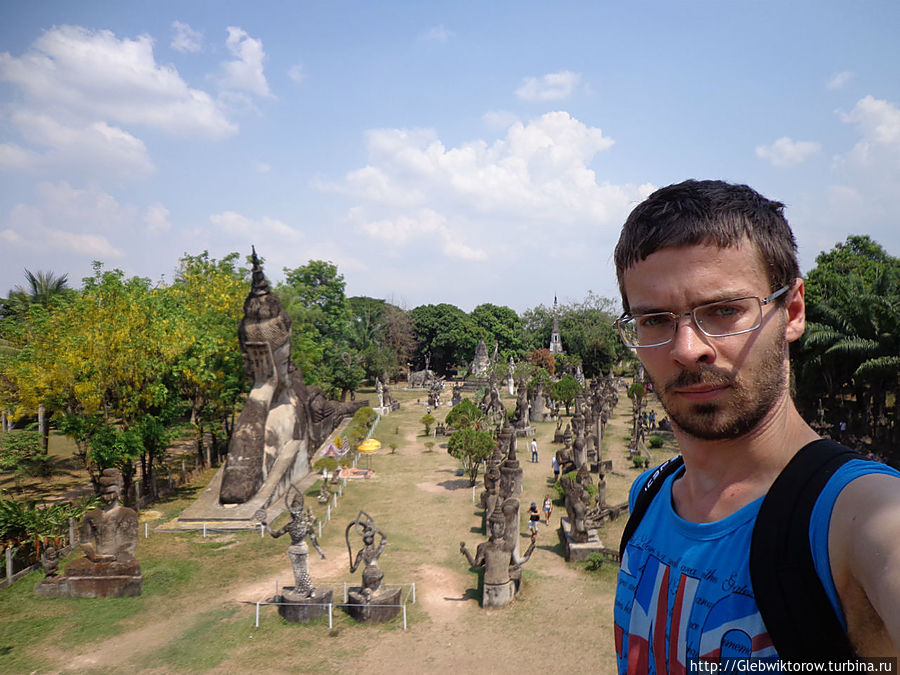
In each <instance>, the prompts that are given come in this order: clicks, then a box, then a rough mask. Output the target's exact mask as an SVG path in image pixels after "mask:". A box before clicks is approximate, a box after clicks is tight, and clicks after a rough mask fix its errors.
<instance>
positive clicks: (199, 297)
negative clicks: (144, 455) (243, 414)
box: [144, 251, 249, 464]
mask: <svg viewBox="0 0 900 675" xmlns="http://www.w3.org/2000/svg"><path fill="white" fill-rule="evenodd" d="M237 260H238V254H237V253H230V254H228V255H226V256H225V257H224V258H222V260H215V259H213V258H210V257H209V254H208V253H207V252H206V251H204V252H203V253H201V254H200V255H197V256H191V255H185V256H184V257H182V258H181V260H179V265H178V272H177V275H176V277H175V282H174V283H173V284H172V286H171V287H169V289H168V290H167V292H166V300H167V303H168V309H169V311H171V312H172V314H173V316H174V318H175V321H176V323H177V326H178V331H179V340H180V342H181V344H180V349H179V352H178V356H177V359H176V360H175V363H174V364H173V371H174V376H175V379H176V382H177V386H178V388H179V392H180V394H181V397H182V398H183V399H184V400H185V401H187V403H188V405H189V406H190V422H191V424H192V425H193V427H194V431H195V438H196V444H197V456H198V460H199V461H200V463H201V464H202V463H208V462H210V461H211V460H212V453H211V452H207V450H212V451H214V452H215V454H216V455H219V454H221V453H222V452H223V451H224V447H225V446H226V445H227V442H228V439H230V437H231V431H232V428H233V418H234V411H235V408H236V406H237V403H238V400H239V397H240V396H241V394H242V393H243V392H244V391H246V388H247V385H248V384H249V380H248V379H247V378H246V377H245V375H244V370H243V360H242V357H241V354H240V349H239V346H238V340H237V326H238V324H239V322H240V320H241V316H242V314H243V300H244V297H245V296H246V295H247V291H248V284H249V279H248V271H247V270H246V269H241V268H237V267H236V262H237ZM159 423H162V424H163V425H164V424H165V420H158V421H157V423H153V424H151V423H150V422H149V421H148V424H147V425H146V426H145V429H144V431H145V437H146V439H147V442H151V443H155V442H158V441H162V440H163V439H164V435H161V433H160V432H161V431H162V430H161V429H160V427H159ZM207 431H209V432H211V439H212V443H213V447H212V448H209V449H207V448H204V441H203V439H204V435H205V433H206V432H207ZM154 439H156V440H154Z"/></svg>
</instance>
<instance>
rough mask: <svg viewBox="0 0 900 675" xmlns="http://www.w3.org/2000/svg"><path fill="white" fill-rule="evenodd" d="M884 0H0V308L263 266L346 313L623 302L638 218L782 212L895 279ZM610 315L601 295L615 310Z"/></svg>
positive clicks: (896, 92) (891, 42) (894, 82)
mask: <svg viewBox="0 0 900 675" xmlns="http://www.w3.org/2000/svg"><path fill="white" fill-rule="evenodd" d="M898 29H900V3H898V2H896V0H888V1H871V2H846V1H843V0H842V1H835V0H816V1H798V2H783V0H778V1H775V2H769V1H767V0H758V1H753V2H750V1H745V2H723V1H721V0H671V1H662V0H657V1H652V2H650V1H647V2H644V1H640V0H636V1H635V2H602V1H599V0H595V1H591V2H588V1H585V2H565V1H560V2H548V1H547V0H541V1H537V0H518V1H509V0H495V1H492V2H488V3H486V2H483V1H477V2H476V1H472V2H470V1H467V0H457V1H454V2H440V1H435V2H418V1H409V2H400V1H394V2H392V1H390V0H381V1H379V2H373V1H371V0H369V1H352V2H351V1H342V0H332V1H329V2H291V3H286V2H271V1H267V0H258V1H256V2H252V3H251V2H234V1H231V0H216V1H199V0H195V1H184V0H180V1H178V2H165V1H160V0H155V1H154V2H111V1H110V2H95V1H91V0H80V1H79V2H71V1H69V0H66V1H57V2H52V1H47V2H40V1H36V2H27V3H26V2H12V1H11V0H0V295H5V293H6V292H7V291H8V290H10V289H12V288H13V287H15V286H16V285H17V284H24V278H25V270H26V269H27V270H30V271H32V272H37V271H52V272H54V273H56V274H64V273H65V274H68V277H69V280H70V285H72V286H73V287H76V288H77V287H80V285H81V279H82V278H83V277H86V276H89V275H90V274H91V271H92V261H95V260H98V261H101V262H102V263H103V265H104V268H105V269H113V268H116V269H120V270H122V271H123V272H124V273H125V274H126V275H127V276H133V275H138V276H142V277H148V278H150V279H151V280H152V281H153V282H154V283H156V282H161V283H171V281H172V280H173V279H174V277H175V274H176V269H177V266H178V260H179V258H181V257H182V256H183V255H185V254H189V255H199V254H201V253H202V252H203V251H208V253H209V255H210V256H211V257H213V258H217V259H219V258H222V257H223V256H225V255H227V254H228V253H230V252H238V253H239V254H240V255H241V258H242V259H243V258H244V256H246V255H249V253H250V248H251V245H253V246H255V247H256V250H257V251H258V253H259V254H260V256H261V257H262V258H264V260H265V271H266V274H267V276H268V277H269V279H270V281H272V282H273V283H277V282H279V281H281V280H283V278H284V273H283V270H284V269H285V268H288V269H293V268H296V267H299V266H301V265H304V264H306V263H307V261H309V260H329V261H331V262H333V263H334V264H335V265H337V268H338V271H339V273H340V274H342V275H343V276H344V279H345V281H346V293H347V295H348V296H353V295H367V296H371V297H376V298H383V299H386V300H388V301H390V302H392V303H394V304H396V305H399V306H401V307H404V308H407V309H411V308H413V307H416V306H419V305H422V304H437V303H442V302H446V303H450V304H453V305H456V306H458V307H460V308H461V309H463V310H464V311H467V312H468V311H471V310H472V309H473V308H474V307H475V306H477V305H479V304H482V303H486V302H489V303H493V304H497V305H506V306H509V307H512V308H513V309H515V310H516V311H518V312H522V311H524V310H526V309H528V308H531V307H536V306H538V305H544V306H549V305H551V304H552V302H553V298H554V296H558V298H559V300H560V302H563V303H567V302H579V301H581V300H583V299H584V298H585V297H586V295H587V294H588V293H589V292H592V293H594V294H597V295H601V296H606V297H610V298H617V297H618V294H617V290H616V283H615V271H614V268H613V264H612V251H613V248H614V246H615V242H616V240H617V238H618V233H619V230H620V228H621V225H622V222H623V221H624V219H625V218H626V217H627V215H628V213H629V212H630V210H631V209H632V208H633V207H634V206H635V205H636V204H638V203H639V202H640V201H641V200H642V199H643V198H644V197H646V196H647V195H648V194H649V193H650V192H652V191H653V190H654V189H656V188H659V187H662V186H664V185H668V184H671V183H676V182H680V181H682V180H685V179H687V178H697V179H703V178H717V179H723V180H727V181H729V182H736V183H746V184H748V185H750V186H752V187H754V188H756V189H757V190H759V191H760V192H761V193H762V194H764V195H765V196H767V197H769V198H772V199H777V200H779V201H781V202H784V203H785V205H786V208H785V214H786V216H787V218H788V220H789V222H790V223H791V225H792V227H793V229H794V232H795V236H796V238H797V242H798V245H799V255H800V263H801V269H802V270H803V271H808V270H809V269H811V268H812V267H813V266H814V264H815V258H816V256H817V255H818V254H819V253H820V252H822V251H825V250H829V249H831V248H832V247H833V246H834V245H835V244H836V243H838V242H841V241H844V240H845V239H846V238H847V236H849V235H851V234H868V235H870V236H871V237H872V238H874V239H875V240H876V241H877V242H879V243H880V244H881V245H882V246H884V247H885V248H886V249H887V251H888V252H889V253H891V254H892V255H895V256H900V41H898V39H897V32H898ZM616 302H617V303H618V300H616Z"/></svg>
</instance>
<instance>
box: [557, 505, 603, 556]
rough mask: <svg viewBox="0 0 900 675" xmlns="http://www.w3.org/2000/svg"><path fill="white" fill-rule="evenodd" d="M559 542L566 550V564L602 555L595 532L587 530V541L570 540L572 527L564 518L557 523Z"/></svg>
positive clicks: (601, 548)
mask: <svg viewBox="0 0 900 675" xmlns="http://www.w3.org/2000/svg"><path fill="white" fill-rule="evenodd" d="M559 541H560V543H561V544H562V545H563V546H564V547H565V550H566V562H585V561H586V560H587V559H588V558H589V557H590V556H591V554H592V553H602V552H603V550H604V546H603V542H602V541H600V537H598V536H597V530H588V540H587V541H583V542H582V541H575V540H573V539H572V525H571V523H569V519H568V518H566V517H565V516H564V517H562V518H560V521H559Z"/></svg>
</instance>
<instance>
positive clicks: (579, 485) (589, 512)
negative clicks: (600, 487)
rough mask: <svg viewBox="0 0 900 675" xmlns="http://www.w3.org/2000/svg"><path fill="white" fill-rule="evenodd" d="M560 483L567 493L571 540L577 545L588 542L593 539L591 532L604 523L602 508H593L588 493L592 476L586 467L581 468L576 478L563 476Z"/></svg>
mask: <svg viewBox="0 0 900 675" xmlns="http://www.w3.org/2000/svg"><path fill="white" fill-rule="evenodd" d="M560 483H561V485H562V487H563V490H564V491H565V493H566V515H567V516H568V523H569V525H570V527H571V531H570V532H569V535H570V537H571V540H572V541H573V542H576V543H583V542H586V541H588V540H589V539H590V537H591V530H595V529H597V528H598V527H599V526H600V524H601V523H602V522H603V514H602V511H601V508H600V507H597V506H595V507H593V508H592V507H591V496H590V492H588V488H589V486H590V484H591V478H590V475H589V474H588V472H587V469H586V468H585V467H581V468H580V469H579V470H578V473H577V474H576V476H575V478H572V476H571V475H569V476H563V477H562V478H561V479H560Z"/></svg>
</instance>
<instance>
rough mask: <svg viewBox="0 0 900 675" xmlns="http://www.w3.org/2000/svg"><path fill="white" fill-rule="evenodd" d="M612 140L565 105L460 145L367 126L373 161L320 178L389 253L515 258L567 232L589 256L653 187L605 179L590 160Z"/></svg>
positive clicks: (426, 134) (554, 246)
mask: <svg viewBox="0 0 900 675" xmlns="http://www.w3.org/2000/svg"><path fill="white" fill-rule="evenodd" d="M612 145H613V141H612V139H610V138H608V137H606V136H604V135H603V132H602V131H601V130H600V129H599V128H596V127H588V126H587V125H585V124H584V123H582V122H580V121H579V120H577V119H574V118H573V117H571V116H570V115H569V114H568V113H566V112H553V113H547V114H546V115H543V116H541V117H539V118H537V119H534V120H532V121H530V122H528V123H522V122H518V121H516V122H513V123H512V124H511V125H510V126H509V127H508V128H507V130H506V133H505V135H504V136H503V137H501V138H499V139H497V140H495V141H493V142H490V143H489V142H487V141H485V140H473V141H470V142H467V143H463V144H461V145H459V146H456V147H447V146H445V145H444V143H443V142H442V141H441V139H440V138H439V137H438V135H437V133H436V132H435V131H433V130H429V129H414V130H407V129H377V130H372V131H370V132H368V134H367V149H368V159H369V162H368V164H367V165H366V166H364V167H362V168H359V169H356V170H354V171H351V172H348V173H347V174H346V175H345V177H344V179H343V180H342V181H340V182H336V183H335V182H332V183H326V182H324V181H320V182H319V183H317V184H316V185H315V187H317V188H319V189H320V190H329V191H336V192H340V193H341V194H344V195H347V196H349V197H351V198H352V199H353V200H354V201H355V205H354V206H353V207H352V208H351V209H350V210H349V214H348V222H349V223H350V224H351V225H353V226H354V227H355V228H356V229H357V231H359V232H361V233H363V234H364V235H365V236H366V237H367V238H368V239H369V240H370V241H371V242H372V243H373V246H377V247H378V248H377V250H379V251H380V252H381V254H383V255H387V256H400V257H405V256H406V255H408V254H412V255H418V254H421V253H423V252H425V251H428V252H429V254H431V255H442V256H443V257H445V258H448V259H451V260H453V261H462V262H476V263H477V262H484V261H487V260H488V259H489V258H490V259H493V260H496V256H498V255H508V256H509V257H510V260H512V259H514V258H518V257H521V255H523V254H525V252H526V251H530V252H532V253H533V254H535V255H540V251H544V252H547V251H551V252H552V251H557V250H559V241H561V240H562V239H567V240H570V239H571V241H572V243H573V245H574V246H576V247H577V248H579V249H580V251H581V255H585V252H586V250H587V249H586V247H585V246H584V241H585V240H590V241H596V239H597V238H598V237H603V238H607V237H609V238H611V237H612V236H613V233H614V231H615V230H617V229H618V226H619V224H620V223H621V221H622V220H623V219H624V217H625V215H627V212H628V210H629V209H630V208H631V207H632V206H633V205H634V203H636V202H637V201H639V200H640V199H641V198H643V197H644V196H646V194H647V192H648V191H650V190H652V186H639V187H637V186H631V185H621V186H620V185H610V184H607V183H603V182H601V181H598V179H597V176H596V175H595V173H594V171H593V170H592V169H591V168H590V167H589V163H590V162H591V161H592V160H593V159H594V157H595V156H596V155H597V154H598V153H600V152H603V151H606V150H608V149H609V148H610V147H612ZM404 249H408V250H409V253H401V250H404ZM585 264H587V263H586V262H585Z"/></svg>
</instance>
